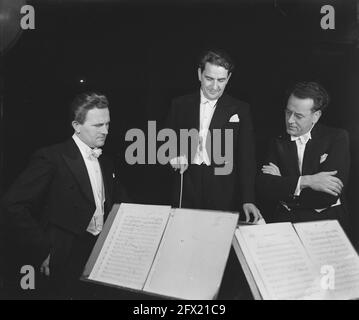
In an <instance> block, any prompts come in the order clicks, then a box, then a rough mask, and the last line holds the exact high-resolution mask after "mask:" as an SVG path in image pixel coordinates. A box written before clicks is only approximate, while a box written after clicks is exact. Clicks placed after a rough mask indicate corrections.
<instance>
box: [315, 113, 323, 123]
mask: <svg viewBox="0 0 359 320" xmlns="http://www.w3.org/2000/svg"><path fill="white" fill-rule="evenodd" d="M321 115H322V110H317V111H315V112H314V122H313V124H316V123H317V122H318V121H319V119H320V116H321Z"/></svg>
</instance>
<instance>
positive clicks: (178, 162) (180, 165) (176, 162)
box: [170, 156, 188, 173]
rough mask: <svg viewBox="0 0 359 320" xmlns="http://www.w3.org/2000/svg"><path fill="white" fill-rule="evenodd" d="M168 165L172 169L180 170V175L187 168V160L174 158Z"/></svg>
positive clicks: (181, 157)
mask: <svg viewBox="0 0 359 320" xmlns="http://www.w3.org/2000/svg"><path fill="white" fill-rule="evenodd" d="M170 164H171V166H172V168H173V169H175V170H178V169H179V170H180V173H183V172H185V171H186V170H187V168H188V160H187V157H186V156H180V157H176V158H173V159H171V160H170Z"/></svg>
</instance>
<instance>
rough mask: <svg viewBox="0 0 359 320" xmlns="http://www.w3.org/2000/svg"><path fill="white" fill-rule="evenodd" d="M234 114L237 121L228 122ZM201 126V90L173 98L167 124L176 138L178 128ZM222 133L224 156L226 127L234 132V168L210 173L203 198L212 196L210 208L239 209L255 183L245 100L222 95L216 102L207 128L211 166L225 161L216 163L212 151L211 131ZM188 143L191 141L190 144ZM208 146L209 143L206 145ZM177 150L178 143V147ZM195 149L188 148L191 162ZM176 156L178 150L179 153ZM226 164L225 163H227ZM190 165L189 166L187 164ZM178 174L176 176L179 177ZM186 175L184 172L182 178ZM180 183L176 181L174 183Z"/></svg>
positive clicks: (249, 125) (251, 132)
mask: <svg viewBox="0 0 359 320" xmlns="http://www.w3.org/2000/svg"><path fill="white" fill-rule="evenodd" d="M234 115H237V116H238V118H239V122H230V119H231V117H232V116H234ZM199 126H200V92H199V90H198V92H197V93H195V94H191V95H186V96H182V97H179V98H176V99H174V100H173V102H172V106H171V110H170V113H169V116H168V119H167V127H169V128H172V129H174V130H175V131H176V134H177V137H179V136H180V134H179V132H180V129H188V130H190V129H197V130H198V131H199ZM215 129H217V130H220V132H221V150H222V154H223V155H224V146H225V134H224V130H225V129H230V130H231V131H232V132H233V145H232V147H233V157H232V159H230V161H231V162H232V163H231V165H232V167H233V169H232V171H231V172H230V173H229V174H227V175H215V174H214V171H213V170H211V171H210V172H211V174H209V175H208V177H207V180H206V181H207V183H206V184H207V186H209V187H210V188H207V191H208V193H209V194H206V197H210V198H212V199H214V200H213V201H214V202H213V207H212V209H219V210H236V211H238V210H239V208H240V207H241V204H242V203H245V202H254V200H255V199H254V185H255V172H256V162H255V146H254V135H253V127H252V120H251V116H250V108H249V105H248V104H247V103H245V102H242V101H239V100H236V99H234V98H232V97H230V96H228V95H226V94H223V95H222V96H221V97H220V98H219V99H218V102H217V106H216V109H215V112H214V114H213V117H212V120H211V123H210V126H209V131H210V133H211V137H212V148H211V151H212V152H211V153H212V157H211V159H212V162H211V168H212V169H214V168H215V167H223V166H224V165H225V164H215V163H214V161H213V151H214V149H215V148H217V152H218V151H219V150H218V143H216V146H214V147H213V143H214V141H213V140H214V139H213V137H214V130H215ZM189 145H190V143H189ZM207 146H208V144H207ZM178 150H179V146H178ZM195 151H196V150H192V152H191V151H189V153H188V154H187V158H188V159H189V162H191V161H192V160H193V158H194V156H195ZM178 155H179V152H178ZM227 165H228V163H227ZM190 166H191V165H190ZM178 176H179V175H178V174H176V177H177V178H178ZM185 176H186V172H185V175H184V177H185ZM175 186H179V182H178V181H176V182H175Z"/></svg>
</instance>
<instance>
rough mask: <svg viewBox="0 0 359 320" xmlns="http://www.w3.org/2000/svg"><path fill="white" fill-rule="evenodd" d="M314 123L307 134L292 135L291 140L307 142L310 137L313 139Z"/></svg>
mask: <svg viewBox="0 0 359 320" xmlns="http://www.w3.org/2000/svg"><path fill="white" fill-rule="evenodd" d="M313 127H314V125H313V126H312V128H311V129H310V130H309V131H308V132H307V133H305V134H303V135H301V136H299V137H294V136H290V140H291V141H296V140H299V141H300V142H301V143H303V144H306V143H307V142H308V141H309V139H312V134H311V132H312V129H313Z"/></svg>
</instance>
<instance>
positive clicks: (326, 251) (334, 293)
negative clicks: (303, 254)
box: [294, 220, 359, 299]
mask: <svg viewBox="0 0 359 320" xmlns="http://www.w3.org/2000/svg"><path fill="white" fill-rule="evenodd" d="M294 227H295V229H296V230H297V233H298V235H299V236H300V238H301V240H302V242H303V244H304V247H305V248H306V250H307V252H308V254H309V255H310V257H311V258H312V260H313V261H314V262H315V264H316V267H317V270H318V271H319V272H321V271H322V277H323V276H325V275H326V274H327V275H328V272H331V273H332V275H333V278H332V280H334V282H333V285H334V287H332V288H331V287H329V285H327V286H325V285H324V289H325V288H326V289H325V291H324V295H323V299H324V298H325V299H353V298H359V257H358V254H357V253H356V251H355V250H354V248H353V246H352V245H351V243H350V242H349V240H348V238H347V237H346V235H345V233H344V231H343V229H342V228H341V226H340V224H339V223H338V221H336V220H327V221H318V222H306V223H296V224H295V225H294ZM332 271H334V272H332ZM328 281H329V280H328Z"/></svg>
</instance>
